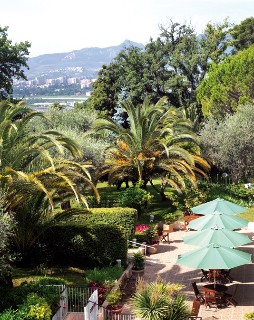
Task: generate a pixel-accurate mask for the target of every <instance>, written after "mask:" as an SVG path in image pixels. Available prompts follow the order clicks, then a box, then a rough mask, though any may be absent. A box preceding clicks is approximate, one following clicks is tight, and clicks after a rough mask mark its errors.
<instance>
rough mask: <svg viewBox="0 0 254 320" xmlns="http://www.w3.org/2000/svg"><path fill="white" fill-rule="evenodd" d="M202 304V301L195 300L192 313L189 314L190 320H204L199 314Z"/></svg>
mask: <svg viewBox="0 0 254 320" xmlns="http://www.w3.org/2000/svg"><path fill="white" fill-rule="evenodd" d="M200 305H201V303H200V301H198V300H193V303H192V309H191V315H190V316H189V318H188V320H202V317H199V316H198V313H199V309H200Z"/></svg>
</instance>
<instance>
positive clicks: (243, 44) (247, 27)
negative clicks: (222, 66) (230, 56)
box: [230, 17, 254, 51]
mask: <svg viewBox="0 0 254 320" xmlns="http://www.w3.org/2000/svg"><path fill="white" fill-rule="evenodd" d="M230 34H231V36H232V37H233V39H232V42H231V43H232V45H233V46H234V48H235V49H236V51H239V50H243V49H247V48H248V47H249V46H251V45H253V44H254V17H250V18H247V19H245V20H243V21H242V22H241V23H240V24H237V25H235V26H234V27H233V28H232V29H231V30H230Z"/></svg>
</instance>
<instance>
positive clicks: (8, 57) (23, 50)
mask: <svg viewBox="0 0 254 320" xmlns="http://www.w3.org/2000/svg"><path fill="white" fill-rule="evenodd" d="M7 31H8V27H4V28H1V27H0V98H1V96H3V95H5V94H6V93H7V94H10V93H12V85H13V79H24V80H26V76H25V71H24V69H26V68H28V65H27V59H28V57H27V56H28V54H29V51H28V50H29V48H30V46H31V44H30V43H29V42H28V41H25V42H20V43H15V44H13V43H12V41H11V40H9V39H8V34H7Z"/></svg>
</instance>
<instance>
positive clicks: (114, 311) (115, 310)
mask: <svg viewBox="0 0 254 320" xmlns="http://www.w3.org/2000/svg"><path fill="white" fill-rule="evenodd" d="M107 310H108V315H109V316H110V318H111V319H114V318H116V319H118V315H119V314H121V313H122V310H123V306H112V305H108V306H107Z"/></svg>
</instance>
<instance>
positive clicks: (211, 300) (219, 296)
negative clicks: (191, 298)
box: [204, 290, 225, 309]
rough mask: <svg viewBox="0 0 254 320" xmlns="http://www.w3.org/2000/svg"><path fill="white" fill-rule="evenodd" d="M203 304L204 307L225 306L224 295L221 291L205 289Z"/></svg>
mask: <svg viewBox="0 0 254 320" xmlns="http://www.w3.org/2000/svg"><path fill="white" fill-rule="evenodd" d="M204 297H205V306H206V307H209V308H211V307H216V309H217V308H218V307H222V306H225V296H224V294H223V293H219V292H216V291H214V290H205V291H204Z"/></svg>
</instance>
